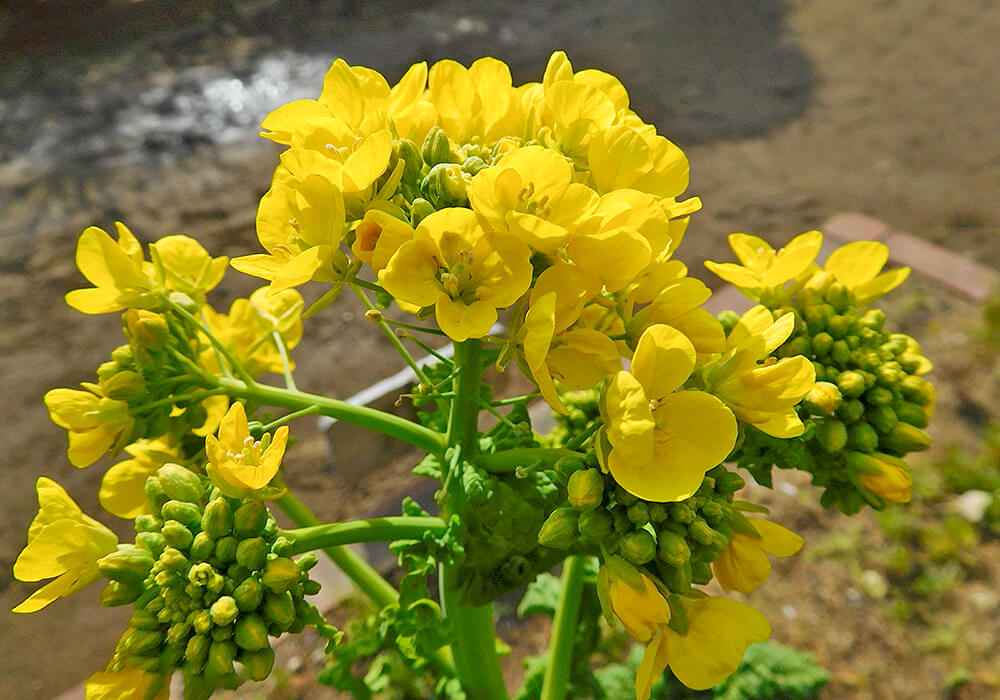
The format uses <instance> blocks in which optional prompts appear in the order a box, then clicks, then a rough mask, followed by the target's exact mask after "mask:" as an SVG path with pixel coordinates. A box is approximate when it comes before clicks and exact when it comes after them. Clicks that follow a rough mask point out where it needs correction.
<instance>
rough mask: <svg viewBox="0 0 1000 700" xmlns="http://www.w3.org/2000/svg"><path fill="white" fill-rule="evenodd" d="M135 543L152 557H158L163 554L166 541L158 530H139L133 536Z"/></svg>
mask: <svg viewBox="0 0 1000 700" xmlns="http://www.w3.org/2000/svg"><path fill="white" fill-rule="evenodd" d="M135 545H136V546H137V547H142V548H143V549H145V550H146V551H147V552H149V553H150V554H152V555H153V558H154V559H158V558H159V556H160V555H161V554H163V550H164V548H165V547H166V546H167V541H166V540H165V539H164V538H163V535H161V534H160V533H159V532H140V533H138V534H136V536H135Z"/></svg>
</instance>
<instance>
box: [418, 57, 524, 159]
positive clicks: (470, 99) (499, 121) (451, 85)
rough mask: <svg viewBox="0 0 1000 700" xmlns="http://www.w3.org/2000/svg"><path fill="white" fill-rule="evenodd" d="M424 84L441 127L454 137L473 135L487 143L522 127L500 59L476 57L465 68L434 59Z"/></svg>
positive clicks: (464, 138) (517, 103)
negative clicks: (476, 58)
mask: <svg viewBox="0 0 1000 700" xmlns="http://www.w3.org/2000/svg"><path fill="white" fill-rule="evenodd" d="M427 86H428V90H429V94H430V99H431V102H433V103H434V107H435V109H436V110H437V113H438V120H439V122H440V125H441V128H442V129H444V131H445V132H446V133H447V134H448V136H449V137H450V138H451V139H452V140H454V141H457V142H459V143H466V142H469V141H470V140H472V139H473V138H476V139H478V140H479V141H480V142H482V143H487V144H489V143H493V142H494V141H496V140H497V139H499V138H501V137H503V136H510V135H513V134H517V135H520V133H521V132H522V131H523V128H522V124H523V122H524V114H523V112H522V109H521V100H520V99H518V95H517V92H516V91H515V89H514V87H513V86H512V84H511V77H510V68H508V67H507V64H505V63H504V62H503V61H498V60H497V59H495V58H480V59H479V60H477V61H475V62H473V64H472V65H471V66H469V67H468V68H466V67H465V66H463V65H462V64H460V63H457V62H455V61H451V60H444V61H438V62H437V63H435V64H434V65H433V66H431V69H430V73H429V74H428V78H427Z"/></svg>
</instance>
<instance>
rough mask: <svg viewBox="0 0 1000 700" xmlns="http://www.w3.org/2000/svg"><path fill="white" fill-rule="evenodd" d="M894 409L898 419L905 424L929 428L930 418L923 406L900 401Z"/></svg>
mask: <svg viewBox="0 0 1000 700" xmlns="http://www.w3.org/2000/svg"><path fill="white" fill-rule="evenodd" d="M893 408H894V410H895V412H896V417H897V418H899V420H901V421H903V422H904V423H909V424H910V425H912V426H914V427H917V428H926V427H927V423H928V422H929V420H930V416H928V415H927V411H925V410H924V408H923V407H922V406H919V405H917V404H915V403H913V402H912V401H899V402H898V403H896V404H894V406H893Z"/></svg>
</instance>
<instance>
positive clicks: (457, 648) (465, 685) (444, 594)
mask: <svg viewBox="0 0 1000 700" xmlns="http://www.w3.org/2000/svg"><path fill="white" fill-rule="evenodd" d="M481 350H482V344H481V343H480V342H479V341H478V340H467V341H465V342H464V343H456V344H455V366H456V368H457V369H458V372H457V374H456V375H455V379H454V383H453V388H454V393H455V397H454V398H453V399H452V404H451V413H450V414H449V417H448V446H449V447H453V448H455V449H458V450H460V455H461V459H459V460H456V464H455V465H454V468H456V469H462V464H461V461H462V460H465V459H470V458H471V457H473V456H474V455H475V449H476V446H477V441H478V427H477V419H478V416H479V390H480V381H481V379H482V374H483V368H482V356H481ZM449 476H450V477H451V478H449V479H447V482H448V487H447V493H446V494H445V498H444V499H443V501H442V508H441V511H442V517H443V518H444V519H446V520H447V518H448V517H450V515H451V514H452V513H454V512H456V510H457V511H459V512H461V509H462V507H463V506H464V502H465V497H464V494H463V493H462V479H461V478H455V477H457V476H460V475H455V474H450V475H449ZM458 579H459V570H458V568H457V567H455V566H448V565H444V564H442V566H441V577H440V590H441V611H442V613H443V614H444V617H445V619H446V620H448V621H449V623H450V625H451V628H450V631H451V640H452V641H451V653H452V658H453V659H454V661H455V675H456V677H457V678H458V680H459V682H460V683H461V684H462V689H463V690H464V691H465V693H466V695H467V696H468V698H469V700H506V698H507V697H508V695H507V688H506V687H505V686H504V682H503V675H502V674H501V672H500V661H499V659H498V658H497V653H496V631H495V629H494V627H493V606H492V605H475V606H474V605H469V604H468V603H466V602H465V601H463V600H462V594H461V589H460V586H459V580H458Z"/></svg>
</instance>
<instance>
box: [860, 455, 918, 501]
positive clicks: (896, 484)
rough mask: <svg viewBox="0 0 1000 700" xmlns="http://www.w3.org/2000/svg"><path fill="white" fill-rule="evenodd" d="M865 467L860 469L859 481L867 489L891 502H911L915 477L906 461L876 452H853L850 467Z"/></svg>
mask: <svg viewBox="0 0 1000 700" xmlns="http://www.w3.org/2000/svg"><path fill="white" fill-rule="evenodd" d="M858 465H860V466H863V467H865V470H864V471H860V470H858V471H859V472H860V473H858V481H860V482H861V485H862V486H864V487H865V488H866V489H868V490H869V491H871V492H872V493H874V494H875V495H876V496H881V497H882V498H884V499H885V500H887V501H889V502H891V503H909V502H910V487H911V486H913V477H912V476H910V472H909V470H908V469H907V468H906V462H904V461H903V460H901V459H900V458H898V457H893V456H892V455H887V454H882V453H881V452H874V453H872V454H870V455H865V454H860V453H852V455H851V457H850V458H849V461H848V468H852V467H854V468H855V469H857V466H858Z"/></svg>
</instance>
